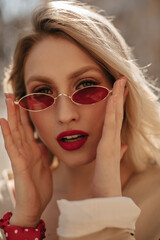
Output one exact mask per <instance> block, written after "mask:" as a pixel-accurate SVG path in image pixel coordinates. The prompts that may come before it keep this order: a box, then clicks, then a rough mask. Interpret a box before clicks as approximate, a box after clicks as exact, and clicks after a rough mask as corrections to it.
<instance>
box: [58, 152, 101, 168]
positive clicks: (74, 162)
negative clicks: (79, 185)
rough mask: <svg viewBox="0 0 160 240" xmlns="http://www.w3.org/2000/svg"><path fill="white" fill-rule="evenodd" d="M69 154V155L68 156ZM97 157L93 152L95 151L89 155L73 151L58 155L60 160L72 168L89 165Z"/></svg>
mask: <svg viewBox="0 0 160 240" xmlns="http://www.w3.org/2000/svg"><path fill="white" fill-rule="evenodd" d="M67 155H69V156H68V157H67ZM95 157H96V155H95V154H93V152H92V154H89V155H88V156H87V155H86V154H81V153H73V152H72V154H67V153H66V154H65V156H62V155H61V156H58V155H57V158H58V159H59V161H61V162H63V163H64V164H65V165H66V166H68V167H70V168H76V167H80V166H85V165H88V164H90V163H91V162H93V161H94V160H95Z"/></svg>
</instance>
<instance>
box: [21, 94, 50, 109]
mask: <svg viewBox="0 0 160 240" xmlns="http://www.w3.org/2000/svg"><path fill="white" fill-rule="evenodd" d="M53 103H54V99H53V98H52V97H51V96H49V95H45V94H39V93H38V94H32V95H28V96H25V97H24V98H22V99H21V101H20V102H19V104H20V105H21V106H22V107H23V108H25V109H27V110H32V111H38V110H44V109H45V108H48V107H49V106H51V105H52V104H53Z"/></svg>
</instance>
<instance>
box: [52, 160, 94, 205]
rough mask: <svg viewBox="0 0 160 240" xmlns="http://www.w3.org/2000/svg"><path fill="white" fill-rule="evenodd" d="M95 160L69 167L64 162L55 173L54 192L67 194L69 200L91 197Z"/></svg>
mask: <svg viewBox="0 0 160 240" xmlns="http://www.w3.org/2000/svg"><path fill="white" fill-rule="evenodd" d="M94 165H95V161H93V162H91V163H89V164H87V165H83V166H78V167H74V168H71V167H68V166H66V165H65V164H64V163H63V162H60V163H59V166H58V168H57V169H56V170H55V172H54V173H53V178H54V179H53V180H54V192H55V193H57V194H62V195H63V194H65V195H66V196H67V198H68V200H80V199H86V198H90V197H91V193H90V186H91V182H92V179H93V175H94Z"/></svg>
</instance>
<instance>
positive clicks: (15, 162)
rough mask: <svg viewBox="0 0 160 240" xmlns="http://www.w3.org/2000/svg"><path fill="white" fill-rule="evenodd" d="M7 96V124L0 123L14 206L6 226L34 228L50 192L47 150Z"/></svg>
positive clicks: (26, 115) (25, 115)
mask: <svg viewBox="0 0 160 240" xmlns="http://www.w3.org/2000/svg"><path fill="white" fill-rule="evenodd" d="M8 97H9V98H7V99H6V102H7V112H8V121H7V120H5V119H1V120H0V124H1V128H2V133H3V137H4V142H5V147H6V150H7V152H8V155H9V157H10V160H11V164H12V169H13V174H14V180H15V197H16V206H15V210H14V213H13V215H12V217H11V220H10V224H12V225H19V226H27V227H35V226H36V225H37V224H38V222H39V219H40V217H41V214H42V212H43V211H44V209H45V207H46V206H47V204H48V202H49V200H50V199H51V196H52V191H53V186H52V176H51V171H50V169H49V164H48V151H47V149H45V147H44V146H42V145H41V146H39V145H38V144H37V142H36V141H35V138H34V134H33V130H32V127H31V126H30V122H29V118H28V113H27V111H25V110H23V109H20V108H19V106H16V105H15V104H14V102H13V101H14V97H13V95H10V96H8ZM11 98H12V99H11Z"/></svg>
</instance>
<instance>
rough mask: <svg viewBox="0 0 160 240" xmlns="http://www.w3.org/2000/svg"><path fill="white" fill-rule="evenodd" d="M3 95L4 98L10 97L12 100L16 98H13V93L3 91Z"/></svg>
mask: <svg viewBox="0 0 160 240" xmlns="http://www.w3.org/2000/svg"><path fill="white" fill-rule="evenodd" d="M5 97H6V99H7V98H10V99H12V100H13V101H15V100H16V98H15V96H14V94H13V93H5Z"/></svg>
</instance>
